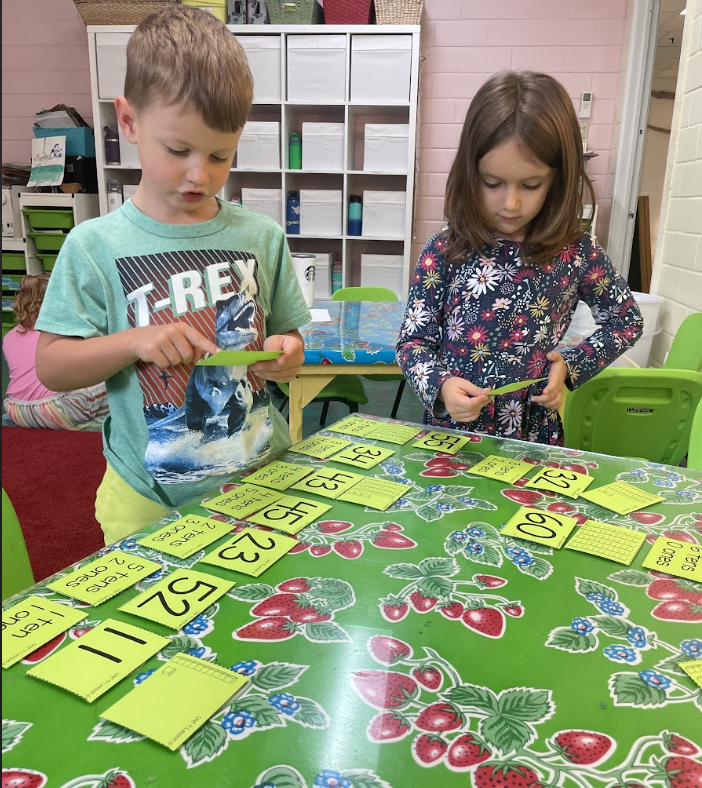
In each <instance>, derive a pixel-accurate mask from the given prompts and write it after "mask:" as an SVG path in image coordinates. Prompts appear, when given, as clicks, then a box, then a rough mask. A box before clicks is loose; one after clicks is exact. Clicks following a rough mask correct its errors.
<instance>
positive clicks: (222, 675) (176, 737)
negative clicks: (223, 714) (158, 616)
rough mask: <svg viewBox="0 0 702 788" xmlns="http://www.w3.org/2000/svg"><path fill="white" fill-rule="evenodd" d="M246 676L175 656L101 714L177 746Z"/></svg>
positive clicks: (196, 660)
mask: <svg viewBox="0 0 702 788" xmlns="http://www.w3.org/2000/svg"><path fill="white" fill-rule="evenodd" d="M247 681H248V679H247V678H246V677H245V676H242V675H240V674H239V673H234V672H233V671H231V670H228V669H227V668H220V667H219V665H213V664H212V663H211V662H207V660H204V659H198V658H197V657H193V656H191V655H190V654H176V655H175V657H173V659H171V660H169V661H168V662H166V664H165V665H163V667H161V668H159V669H158V670H157V671H156V673H152V674H151V675H150V676H149V678H148V679H147V680H146V681H143V682H142V683H141V684H138V685H137V686H136V687H134V689H133V690H132V691H131V692H129V693H127V694H126V695H125V696H124V697H123V698H122V699H121V700H118V701H117V703H115V704H114V705H113V706H110V708H109V709H106V710H105V711H104V712H103V713H102V714H101V715H100V716H101V717H102V718H103V719H105V720H109V721H110V722H114V723H116V724H117V725H123V726H124V727H125V728H129V730H132V731H136V732H137V733H140V734H141V735H142V736H146V737H147V738H149V739H152V740H153V741H156V742H158V743H159V744H162V745H163V746H164V747H167V748H168V749H169V750H176V749H178V747H180V745H181V744H183V742H184V741H187V739H189V738H190V737H191V736H192V735H193V734H194V733H195V731H196V730H197V729H198V728H201V727H202V726H203V725H204V724H205V723H206V722H207V720H208V719H209V718H210V717H211V716H212V715H213V714H214V713H215V712H216V711H217V710H218V709H220V708H221V707H222V706H224V704H225V703H226V702H227V701H228V700H229V699H230V698H231V697H232V696H233V695H235V694H236V693H237V692H238V691H239V690H240V689H241V688H242V687H243V686H244V684H246V682H247Z"/></svg>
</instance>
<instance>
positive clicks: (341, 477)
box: [292, 468, 365, 498]
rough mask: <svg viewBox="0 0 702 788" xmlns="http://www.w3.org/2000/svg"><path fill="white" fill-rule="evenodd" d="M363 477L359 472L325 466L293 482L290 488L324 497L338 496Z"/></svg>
mask: <svg viewBox="0 0 702 788" xmlns="http://www.w3.org/2000/svg"><path fill="white" fill-rule="evenodd" d="M363 479H365V476H361V475H360V474H359V473H350V472H348V471H335V470H334V469H333V468H325V469H324V470H323V471H317V473H315V474H313V475H312V476H308V477H307V478H306V479H303V480H302V481H301V482H298V483H297V484H294V485H293V487H292V489H293V490H304V491H305V492H309V493H314V494H315V495H322V496H323V497H324V498H338V497H339V496H340V495H341V493H343V492H346V490H348V489H350V488H351V487H353V486H354V484H358V483H359V482H360V481H363Z"/></svg>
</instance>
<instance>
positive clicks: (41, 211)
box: [22, 208, 74, 230]
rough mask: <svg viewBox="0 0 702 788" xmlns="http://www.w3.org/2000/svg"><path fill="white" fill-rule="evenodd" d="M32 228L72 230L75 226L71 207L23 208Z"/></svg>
mask: <svg viewBox="0 0 702 788" xmlns="http://www.w3.org/2000/svg"><path fill="white" fill-rule="evenodd" d="M22 213H23V214H24V215H25V216H26V217H27V222H28V223H29V227H30V228H31V229H32V230H70V229H71V228H72V227H73V226H74V220H73V210H72V209H71V208H22Z"/></svg>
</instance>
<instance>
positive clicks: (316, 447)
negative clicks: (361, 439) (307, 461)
mask: <svg viewBox="0 0 702 788" xmlns="http://www.w3.org/2000/svg"><path fill="white" fill-rule="evenodd" d="M350 444H351V441H347V440H344V439H343V438H332V437H331V436H329V435H313V436H312V437H311V438H307V439H306V440H304V441H300V443H296V444H295V445H294V446H291V447H290V449H288V451H292V452H295V453H296V454H306V455H307V456H308V457H314V458H315V459H317V460H326V459H327V457H331V455H332V454H336V453H337V452H338V451H339V450H341V449H344V448H345V447H346V446H349V445H350Z"/></svg>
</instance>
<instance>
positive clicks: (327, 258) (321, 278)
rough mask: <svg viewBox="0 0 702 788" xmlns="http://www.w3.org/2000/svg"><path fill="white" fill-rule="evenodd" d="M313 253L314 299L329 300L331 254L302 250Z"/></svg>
mask: <svg viewBox="0 0 702 788" xmlns="http://www.w3.org/2000/svg"><path fill="white" fill-rule="evenodd" d="M303 254H313V255H314V257H315V261H314V297H315V299H316V300H320V301H329V300H330V299H331V269H332V256H331V253H327V252H303Z"/></svg>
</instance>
